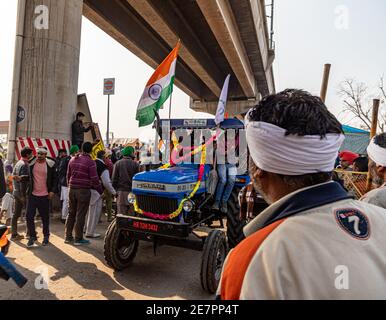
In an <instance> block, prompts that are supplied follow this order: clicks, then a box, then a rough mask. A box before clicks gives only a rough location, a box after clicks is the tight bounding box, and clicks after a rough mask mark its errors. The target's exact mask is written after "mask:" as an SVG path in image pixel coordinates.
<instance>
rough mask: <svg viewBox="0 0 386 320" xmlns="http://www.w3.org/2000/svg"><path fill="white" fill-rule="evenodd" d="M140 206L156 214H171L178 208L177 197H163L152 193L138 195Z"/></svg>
mask: <svg viewBox="0 0 386 320" xmlns="http://www.w3.org/2000/svg"><path fill="white" fill-rule="evenodd" d="M136 199H137V202H138V206H139V207H140V208H141V209H142V210H143V211H147V212H151V213H156V214H169V213H172V212H174V211H176V210H177V209H178V202H177V199H170V198H162V197H158V196H150V195H136Z"/></svg>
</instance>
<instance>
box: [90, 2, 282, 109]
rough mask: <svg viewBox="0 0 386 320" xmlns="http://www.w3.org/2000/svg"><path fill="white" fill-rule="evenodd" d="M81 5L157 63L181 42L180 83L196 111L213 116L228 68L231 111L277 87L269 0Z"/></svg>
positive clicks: (135, 50)
mask: <svg viewBox="0 0 386 320" xmlns="http://www.w3.org/2000/svg"><path fill="white" fill-rule="evenodd" d="M83 3H84V5H83V15H84V16H85V17H87V18H88V19H89V20H91V21H92V22H93V23H95V24H96V25H97V26H99V27H100V28H101V29H102V30H104V31H105V32H106V33H107V34H109V35H110V36H112V37H113V38H115V39H116V40H117V41H118V42H119V43H121V44H122V45H123V46H125V47H126V48H127V49H129V50H130V51H131V52H133V53H134V54H136V55H137V56H138V57H140V58H141V59H142V60H143V61H145V62H146V63H147V64H149V65H150V66H152V67H153V68H155V67H156V66H157V65H158V64H159V63H160V62H161V61H162V60H163V58H164V57H165V56H166V55H167V54H168V52H169V51H170V50H171V48H173V47H174V45H175V44H176V42H177V41H178V39H181V42H182V49H181V52H180V59H179V62H178V65H177V71H176V84H177V86H178V87H179V88H181V89H182V90H183V91H184V92H185V93H187V94H188V95H189V96H190V97H191V108H192V109H194V110H196V111H205V112H209V113H215V110H216V107H217V101H218V96H219V94H220V91H221V87H222V84H223V81H224V79H225V77H226V75H227V74H228V73H230V74H231V75H232V82H231V85H230V91H229V99H230V101H229V103H228V107H227V109H228V110H229V112H230V113H231V114H238V113H241V112H244V111H245V110H246V109H247V108H249V107H250V106H251V105H253V104H255V103H256V100H258V99H259V98H260V96H261V95H266V94H268V93H271V92H274V90H275V86H274V79H273V71H272V62H273V58H274V52H273V50H270V48H269V36H268V28H267V18H266V16H267V15H266V11H265V1H264V0H184V1H180V0H162V1H159V0H84V1H83ZM235 80H236V81H235Z"/></svg>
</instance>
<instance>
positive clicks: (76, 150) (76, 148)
mask: <svg viewBox="0 0 386 320" xmlns="http://www.w3.org/2000/svg"><path fill="white" fill-rule="evenodd" d="M78 151H79V147H78V146H77V145H76V144H75V145H73V146H71V148H70V154H74V153H77V152H78Z"/></svg>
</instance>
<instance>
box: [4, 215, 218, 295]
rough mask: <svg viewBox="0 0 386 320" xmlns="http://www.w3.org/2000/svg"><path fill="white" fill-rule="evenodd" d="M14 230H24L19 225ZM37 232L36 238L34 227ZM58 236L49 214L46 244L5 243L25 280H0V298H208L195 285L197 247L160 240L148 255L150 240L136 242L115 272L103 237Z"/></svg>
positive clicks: (61, 233)
mask: <svg viewBox="0 0 386 320" xmlns="http://www.w3.org/2000/svg"><path fill="white" fill-rule="evenodd" d="M38 225H39V223H38ZM106 228H107V222H103V223H102V224H99V225H98V230H97V231H98V232H99V233H103V234H104V232H105V230H106ZM20 231H21V232H22V233H24V231H25V227H24V226H23V225H22V226H21V228H20ZM38 232H39V234H40V238H39V239H40V240H41V239H42V235H41V229H40V227H39V228H38ZM63 236H64V227H63V224H62V223H61V222H60V221H58V220H56V219H52V221H51V244H50V246H48V247H41V246H39V247H37V248H33V249H27V247H26V244H27V241H26V240H22V241H20V242H13V243H12V244H11V248H10V251H9V254H8V258H9V259H10V260H11V261H12V262H13V263H14V264H15V265H16V266H17V267H18V269H19V271H21V272H22V273H23V274H24V275H25V276H26V277H27V278H28V280H29V282H28V283H27V285H26V286H25V287H24V288H22V289H19V288H18V287H17V286H16V285H15V283H14V282H13V281H8V282H5V281H2V280H0V300H3V299H28V300H31V299H44V300H52V299H117V300H119V299H213V298H214V297H213V296H212V295H209V294H207V293H205V292H204V291H203V290H202V289H201V285H200V279H199V275H200V262H201V252H196V251H192V250H185V249H181V248H173V247H166V246H164V247H161V248H159V249H158V252H157V255H156V256H154V254H153V247H152V245H151V244H148V243H142V244H140V246H139V250H138V254H137V257H136V259H135V260H134V263H133V265H132V266H131V267H130V268H129V269H127V270H125V271H121V272H116V271H114V270H112V269H110V268H109V267H108V266H107V265H106V264H105V262H104V259H103V239H99V240H94V241H92V243H91V245H89V246H83V247H74V246H72V245H67V244H64V239H63ZM45 272H46V274H47V278H49V282H48V288H47V289H45V288H42V287H43V285H42V281H39V280H41V277H39V273H41V274H44V273H45ZM35 282H37V283H38V288H39V287H40V288H42V289H36V287H35Z"/></svg>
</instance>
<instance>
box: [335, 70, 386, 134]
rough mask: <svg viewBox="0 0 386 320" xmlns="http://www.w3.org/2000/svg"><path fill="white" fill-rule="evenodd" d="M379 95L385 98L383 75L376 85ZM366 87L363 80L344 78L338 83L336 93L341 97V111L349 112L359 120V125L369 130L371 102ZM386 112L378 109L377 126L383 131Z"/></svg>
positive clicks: (385, 89) (385, 90)
mask: <svg viewBox="0 0 386 320" xmlns="http://www.w3.org/2000/svg"><path fill="white" fill-rule="evenodd" d="M378 89H379V91H380V93H379V94H380V95H383V97H384V98H385V99H386V94H385V93H386V88H385V87H384V81H383V77H381V81H380V83H379V87H378ZM368 91H369V90H368V87H367V86H366V84H364V83H363V82H356V81H355V80H354V79H346V80H344V81H343V82H341V83H340V85H339V90H338V94H339V96H341V97H342V98H343V111H346V112H349V113H351V114H353V115H354V117H355V118H357V119H359V120H360V121H361V124H362V125H361V127H362V128H363V129H365V130H368V131H370V130H371V117H372V104H371V103H370V102H369V100H370V97H369V92H368ZM385 122H386V113H385V112H382V110H380V111H379V117H378V127H379V129H380V131H381V132H383V131H384V123H385Z"/></svg>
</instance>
